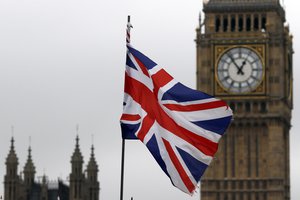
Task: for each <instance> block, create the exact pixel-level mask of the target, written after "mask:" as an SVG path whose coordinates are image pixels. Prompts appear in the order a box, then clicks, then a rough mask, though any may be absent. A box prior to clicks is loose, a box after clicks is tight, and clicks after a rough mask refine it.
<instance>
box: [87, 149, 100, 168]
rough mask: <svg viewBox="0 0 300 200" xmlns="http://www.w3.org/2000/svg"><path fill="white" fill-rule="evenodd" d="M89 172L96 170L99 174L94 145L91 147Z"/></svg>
mask: <svg viewBox="0 0 300 200" xmlns="http://www.w3.org/2000/svg"><path fill="white" fill-rule="evenodd" d="M87 170H88V171H91V170H94V171H96V172H98V165H97V162H96V159H95V154H94V145H92V147H91V157H90V160H89V163H88V165H87Z"/></svg>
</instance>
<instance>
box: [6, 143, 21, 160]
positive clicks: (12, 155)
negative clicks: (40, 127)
mask: <svg viewBox="0 0 300 200" xmlns="http://www.w3.org/2000/svg"><path fill="white" fill-rule="evenodd" d="M14 142H15V140H14V137H11V140H10V143H11V144H10V150H9V153H8V156H7V158H6V164H13V163H14V164H18V158H17V155H16V152H15V146H14Z"/></svg>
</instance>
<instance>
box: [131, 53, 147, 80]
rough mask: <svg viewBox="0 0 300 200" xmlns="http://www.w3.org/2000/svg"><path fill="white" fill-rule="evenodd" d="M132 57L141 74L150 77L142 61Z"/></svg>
mask: <svg viewBox="0 0 300 200" xmlns="http://www.w3.org/2000/svg"><path fill="white" fill-rule="evenodd" d="M132 56H133V57H134V59H135V60H136V62H137V63H138V65H139V66H140V68H141V69H142V71H143V73H144V74H145V75H146V76H148V77H150V75H149V73H148V70H147V67H146V66H145V65H144V63H143V62H142V61H140V60H139V59H138V58H137V57H135V56H134V55H132Z"/></svg>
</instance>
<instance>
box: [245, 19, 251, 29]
mask: <svg viewBox="0 0 300 200" xmlns="http://www.w3.org/2000/svg"><path fill="white" fill-rule="evenodd" d="M246 31H251V18H250V16H247V18H246Z"/></svg>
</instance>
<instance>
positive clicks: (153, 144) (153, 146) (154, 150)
mask: <svg viewBox="0 0 300 200" xmlns="http://www.w3.org/2000/svg"><path fill="white" fill-rule="evenodd" d="M146 146H147V148H148V149H149V151H150V152H151V154H152V156H153V157H154V158H155V160H156V162H157V163H158V164H159V166H160V167H161V169H162V170H163V171H164V172H165V173H166V174H167V176H169V174H168V171H167V167H166V164H165V162H164V161H163V159H162V157H161V156H160V152H159V147H158V144H157V141H156V138H155V135H153V136H152V137H151V139H150V140H149V142H148V143H147V144H146ZM169 177H170V176H169Z"/></svg>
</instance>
